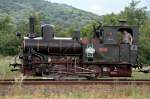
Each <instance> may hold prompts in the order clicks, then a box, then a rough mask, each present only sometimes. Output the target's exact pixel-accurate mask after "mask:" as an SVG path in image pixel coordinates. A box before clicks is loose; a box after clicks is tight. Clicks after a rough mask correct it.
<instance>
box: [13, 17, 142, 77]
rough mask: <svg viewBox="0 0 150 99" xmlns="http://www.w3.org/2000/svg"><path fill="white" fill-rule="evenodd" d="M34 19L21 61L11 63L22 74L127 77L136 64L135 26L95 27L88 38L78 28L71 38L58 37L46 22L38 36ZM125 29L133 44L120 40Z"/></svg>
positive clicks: (25, 38) (31, 19)
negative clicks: (19, 62)
mask: <svg viewBox="0 0 150 99" xmlns="http://www.w3.org/2000/svg"><path fill="white" fill-rule="evenodd" d="M34 21H35V18H33V17H31V18H30V21H29V23H30V31H29V33H28V35H27V36H25V37H24V38H23V42H22V51H21V54H20V55H19V58H20V60H21V64H18V63H16V62H15V63H14V64H11V65H12V66H14V67H19V69H20V71H21V72H22V73H24V75H32V76H44V75H52V76H54V75H57V76H60V77H63V76H79V77H86V78H88V79H97V78H99V77H103V76H110V77H130V76H131V75H132V67H133V66H137V64H138V63H137V51H138V35H139V31H138V27H137V26H128V25H125V24H122V25H119V26H98V27H95V28H94V29H93V38H91V39H87V38H80V31H74V33H73V36H72V38H58V37H55V36H54V35H55V34H54V31H53V28H54V27H53V26H52V25H49V24H45V25H42V26H41V36H37V34H36V33H35V32H34ZM124 30H126V31H128V32H129V33H130V34H131V35H132V38H133V43H132V44H128V43H122V42H121V41H120V39H119V36H118V34H119V33H121V32H122V31H124ZM14 70H15V69H14Z"/></svg>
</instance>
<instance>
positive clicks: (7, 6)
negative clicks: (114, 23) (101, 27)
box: [0, 0, 100, 28]
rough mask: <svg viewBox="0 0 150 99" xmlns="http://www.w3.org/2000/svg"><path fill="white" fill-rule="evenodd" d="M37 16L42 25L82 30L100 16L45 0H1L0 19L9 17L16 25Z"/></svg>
mask: <svg viewBox="0 0 150 99" xmlns="http://www.w3.org/2000/svg"><path fill="white" fill-rule="evenodd" d="M33 14H36V15H37V16H38V17H39V18H40V19H41V20H40V21H42V23H51V24H54V25H56V26H59V27H60V28H66V27H69V26H70V25H74V26H75V28H81V26H83V25H85V24H86V23H88V22H89V21H91V20H94V19H97V20H99V18H100V17H99V16H97V15H95V14H92V13H89V12H85V11H82V10H79V9H76V8H73V7H71V6H68V5H64V4H57V3H51V2H48V1H45V0H0V18H3V17H5V16H9V17H10V18H11V19H12V20H13V22H14V23H17V24H19V23H20V22H27V21H28V20H27V19H28V17H29V16H31V15H33Z"/></svg>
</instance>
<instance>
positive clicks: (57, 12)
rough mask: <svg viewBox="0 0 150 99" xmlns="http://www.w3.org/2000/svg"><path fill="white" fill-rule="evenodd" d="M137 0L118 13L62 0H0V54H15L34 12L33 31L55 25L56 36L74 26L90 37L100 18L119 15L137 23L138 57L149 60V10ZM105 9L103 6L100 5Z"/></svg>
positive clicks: (112, 20) (114, 20)
mask: <svg viewBox="0 0 150 99" xmlns="http://www.w3.org/2000/svg"><path fill="white" fill-rule="evenodd" d="M138 4H139V1H135V0H133V1H132V2H131V4H130V5H129V6H127V7H125V9H124V10H123V11H121V12H120V13H119V14H114V13H112V14H107V15H103V16H101V17H100V16H97V15H95V14H92V13H89V12H85V11H82V10H79V9H76V8H73V7H71V6H68V5H64V4H57V3H51V2H47V1H45V0H0V54H2V55H16V54H17V53H18V52H19V50H20V47H19V45H20V44H21V39H18V38H16V36H15V33H16V32H20V33H22V36H23V35H25V33H27V32H28V17H29V16H35V17H36V19H37V21H36V32H37V33H40V24H44V23H49V24H53V25H55V32H56V36H70V35H71V33H72V31H73V30H74V29H80V30H81V32H82V36H87V37H90V36H91V33H92V28H93V25H94V24H95V25H97V23H98V22H102V23H103V24H104V25H117V24H119V23H118V22H119V21H118V20H119V19H126V20H127V21H128V24H129V25H139V27H140V33H141V34H140V41H139V44H140V45H139V49H140V50H139V60H140V62H142V63H146V64H150V57H149V55H150V23H149V18H148V16H150V12H146V9H145V8H138V7H137V6H138ZM104 10H105V9H104Z"/></svg>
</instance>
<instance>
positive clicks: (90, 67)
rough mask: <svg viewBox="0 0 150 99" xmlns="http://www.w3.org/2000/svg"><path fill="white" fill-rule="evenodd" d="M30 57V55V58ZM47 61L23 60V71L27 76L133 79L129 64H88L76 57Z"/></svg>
mask: <svg viewBox="0 0 150 99" xmlns="http://www.w3.org/2000/svg"><path fill="white" fill-rule="evenodd" d="M29 57H30V56H29V55H28V58H29ZM45 57H46V58H45V60H44V59H43V60H44V61H43V60H41V59H40V58H39V57H37V56H36V57H35V56H32V57H31V60H28V61H27V60H26V58H25V60H23V66H21V70H22V72H23V73H24V74H25V75H30V76H50V77H53V78H55V76H57V77H60V78H61V77H66V76H79V77H86V78H87V79H98V78H100V77H104V76H105V77H106V76H107V77H131V74H132V69H131V65H129V64H104V63H101V64H87V63H84V62H83V61H82V59H80V57H75V56H53V57H52V56H51V57H50V56H45Z"/></svg>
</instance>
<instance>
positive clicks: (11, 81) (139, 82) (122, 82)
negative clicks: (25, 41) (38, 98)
mask: <svg viewBox="0 0 150 99" xmlns="http://www.w3.org/2000/svg"><path fill="white" fill-rule="evenodd" d="M15 84H22V85H94V84H97V85H98V84H105V85H150V80H144V79H142V80H137V79H134V80H131V79H99V80H93V81H87V80H75V79H74V80H59V81H57V80H52V79H24V80H14V79H4V80H0V85H15Z"/></svg>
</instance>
